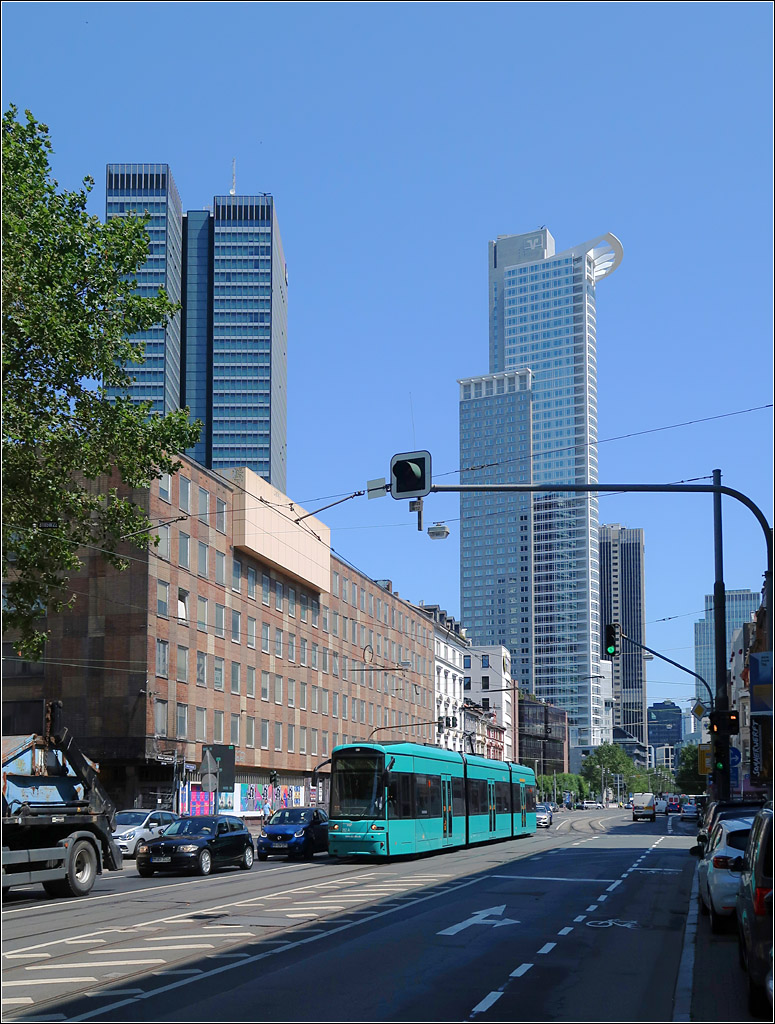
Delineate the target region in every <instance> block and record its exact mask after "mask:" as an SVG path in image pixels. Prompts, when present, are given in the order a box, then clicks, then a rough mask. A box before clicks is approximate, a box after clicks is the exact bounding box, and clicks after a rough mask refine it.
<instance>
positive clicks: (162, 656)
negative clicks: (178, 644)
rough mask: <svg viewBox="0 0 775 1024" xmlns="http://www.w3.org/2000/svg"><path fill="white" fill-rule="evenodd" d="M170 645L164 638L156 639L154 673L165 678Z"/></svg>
mask: <svg viewBox="0 0 775 1024" xmlns="http://www.w3.org/2000/svg"><path fill="white" fill-rule="evenodd" d="M169 650H170V645H169V644H168V643H167V641H166V640H159V639H157V640H156V675H157V676H161V677H162V679H166V678H167V673H168V669H169Z"/></svg>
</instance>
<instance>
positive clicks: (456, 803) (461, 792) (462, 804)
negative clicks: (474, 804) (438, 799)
mask: <svg viewBox="0 0 775 1024" xmlns="http://www.w3.org/2000/svg"><path fill="white" fill-rule="evenodd" d="M452 813H453V814H460V815H463V814H465V813H466V791H465V788H464V783H463V780H462V779H453V780H452Z"/></svg>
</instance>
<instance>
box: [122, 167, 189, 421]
mask: <svg viewBox="0 0 775 1024" xmlns="http://www.w3.org/2000/svg"><path fill="white" fill-rule="evenodd" d="M105 207H106V210H105V212H106V218H107V219H108V220H110V218H111V217H125V216H126V215H127V214H130V213H133V214H138V215H140V216H142V215H143V214H145V213H147V214H148V215H149V217H150V219H149V221H148V224H147V226H146V231H147V232H148V237H149V239H150V246H149V251H148V259H147V260H146V262H145V264H144V265H143V267H142V268H141V269H140V270H139V271H138V273H137V292H138V294H139V295H150V296H153V295H156V294H157V293H158V291H159V289H160V288H164V290H165V291H166V293H167V296H168V298H169V299H171V300H172V302H180V300H181V287H182V281H181V270H182V260H183V232H182V210H181V205H180V196H179V195H178V190H177V188H176V186H175V181H174V179H173V177H172V172H171V171H170V169H169V166H168V165H167V164H108V168H107V192H106V203H105ZM181 321H182V317H181V314H180V313H179V312H178V313H176V314H175V316H174V317H172V319H171V320H170V321H169V322H168V323H167V325H166V327H153V328H151V330H148V331H141V332H139V333H138V334H137V335H135V336H134V338H135V339H136V340H137V341H138V342H142V343H143V344H144V345H145V361H144V362H143V363H140V364H135V365H132V366H131V367H130V368H129V369H130V373H131V375H132V376H133V377H134V378H135V383H134V384H132V385H131V386H130V388H129V394H130V395H131V396H132V397H133V398H136V399H137V400H138V401H147V400H150V401H151V402H153V406H152V410H151V411H152V412H158V413H161V414H166V413H168V412H171V411H172V410H173V409H178V408H179V407H180V387H181V379H180V373H181Z"/></svg>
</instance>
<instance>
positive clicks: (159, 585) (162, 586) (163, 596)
mask: <svg viewBox="0 0 775 1024" xmlns="http://www.w3.org/2000/svg"><path fill="white" fill-rule="evenodd" d="M169 592H170V585H169V583H164V582H162V580H157V581H156V614H157V615H163V616H164V617H165V618H166V617H167V615H168V614H169V604H168V602H169Z"/></svg>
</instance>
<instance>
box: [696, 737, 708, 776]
mask: <svg viewBox="0 0 775 1024" xmlns="http://www.w3.org/2000/svg"><path fill="white" fill-rule="evenodd" d="M697 771H698V772H699V774H700V775H710V773H711V757H710V743H700V745H699V747H698V749H697Z"/></svg>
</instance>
